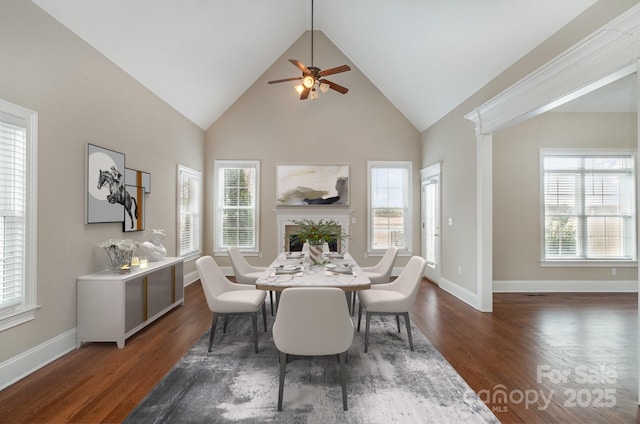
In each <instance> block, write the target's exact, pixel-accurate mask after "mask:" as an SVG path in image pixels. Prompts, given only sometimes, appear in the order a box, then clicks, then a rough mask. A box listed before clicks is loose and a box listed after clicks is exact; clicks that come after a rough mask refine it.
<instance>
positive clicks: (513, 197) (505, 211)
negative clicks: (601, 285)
mask: <svg viewBox="0 0 640 424" xmlns="http://www.w3.org/2000/svg"><path fill="white" fill-rule="evenodd" d="M637 137H638V135H637V118H636V114H635V113H554V112H548V113H545V114H543V115H540V116H538V117H536V118H533V119H530V120H528V121H526V122H523V123H522V124H520V125H517V126H515V127H512V128H509V129H506V130H503V131H501V132H499V133H497V134H495V135H494V138H493V142H494V144H493V222H494V227H493V237H494V238H493V255H494V256H493V278H494V280H511V281H514V280H601V281H616V280H622V281H625V280H636V279H637V269H636V268H635V267H633V268H620V267H616V268H617V275H616V276H612V275H611V267H610V266H609V267H595V268H594V267H589V268H576V267H541V266H540V263H539V261H540V252H541V233H540V231H541V229H540V226H541V218H540V213H541V209H540V208H541V206H540V159H539V157H540V149H545V148H566V149H603V148H606V149H631V150H635V149H636V144H637V143H636V140H637Z"/></svg>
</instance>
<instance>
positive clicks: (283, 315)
mask: <svg viewBox="0 0 640 424" xmlns="http://www.w3.org/2000/svg"><path fill="white" fill-rule="evenodd" d="M353 331H354V330H353V321H352V320H351V317H350V316H349V308H348V306H347V302H346V299H345V296H344V291H342V290H341V289H339V288H335V287H292V288H288V289H285V290H284V291H283V292H282V294H281V296H280V303H279V307H278V314H277V315H276V320H275V322H274V324H273V341H274V343H275V345H276V347H277V348H278V350H279V351H281V352H284V353H288V354H292V355H307V356H316V355H333V354H337V353H342V352H345V351H347V350H348V349H349V347H350V346H351V342H352V341H353Z"/></svg>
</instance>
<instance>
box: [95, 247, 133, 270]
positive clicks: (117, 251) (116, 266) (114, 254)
mask: <svg viewBox="0 0 640 424" xmlns="http://www.w3.org/2000/svg"><path fill="white" fill-rule="evenodd" d="M97 246H98V247H101V248H103V249H104V250H105V252H107V258H109V270H110V271H113V272H120V273H126V272H129V271H130V270H131V258H132V257H133V252H135V250H136V249H137V248H138V247H139V246H140V243H138V242H137V241H133V240H129V239H126V240H117V239H109V240H106V241H101V242H100V243H98V244H97Z"/></svg>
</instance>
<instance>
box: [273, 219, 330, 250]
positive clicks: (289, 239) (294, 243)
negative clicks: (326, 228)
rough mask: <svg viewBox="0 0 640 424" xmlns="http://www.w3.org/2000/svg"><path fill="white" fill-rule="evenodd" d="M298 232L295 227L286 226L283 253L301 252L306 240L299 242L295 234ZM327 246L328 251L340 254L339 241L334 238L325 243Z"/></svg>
mask: <svg viewBox="0 0 640 424" xmlns="http://www.w3.org/2000/svg"><path fill="white" fill-rule="evenodd" d="M297 230H298V226H297V225H286V226H285V229H284V235H285V237H284V239H285V246H284V247H285V251H286V252H301V251H302V246H303V245H304V242H305V241H306V240H300V237H298V235H297V234H295V232H296V231H297ZM327 244H328V245H329V250H330V251H332V252H340V249H341V247H342V246H341V243H340V240H339V239H338V238H337V237H336V238H335V239H334V240H331V241H329V242H328V243H327Z"/></svg>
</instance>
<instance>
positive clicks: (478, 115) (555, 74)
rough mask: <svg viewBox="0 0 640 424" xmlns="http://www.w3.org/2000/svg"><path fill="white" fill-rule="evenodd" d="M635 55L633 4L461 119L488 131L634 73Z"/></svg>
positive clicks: (639, 32)
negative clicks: (624, 11)
mask: <svg viewBox="0 0 640 424" xmlns="http://www.w3.org/2000/svg"><path fill="white" fill-rule="evenodd" d="M639 57H640V5H636V6H634V7H632V8H631V9H629V10H628V11H627V12H626V13H623V14H622V15H620V16H619V17H618V18H616V19H614V20H613V21H611V22H610V23H608V24H607V25H605V26H604V27H602V28H601V29H600V30H598V31H596V32H595V33H593V34H592V35H590V36H589V37H587V38H585V39H584V40H582V41H581V42H579V43H578V44H576V45H575V46H574V47H572V48H571V49H569V50H567V51H566V52H565V53H563V54H561V55H560V56H558V57H556V58H555V59H553V60H552V61H550V62H549V63H547V64H546V65H544V66H542V67H540V68H539V69H537V70H536V71H534V72H533V73H531V74H529V76H527V77H525V78H524V79H522V80H520V81H519V82H518V83H516V84H514V85H513V86H511V87H510V88H508V89H507V90H505V91H503V92H502V93H500V94H499V95H497V96H496V97H494V98H493V99H491V100H489V101H488V102H486V103H484V104H483V105H481V106H480V107H478V108H477V109H475V110H473V111H471V112H469V113H468V114H467V115H465V118H466V119H468V120H470V121H473V122H474V123H475V124H476V135H480V134H492V133H494V132H496V131H498V130H500V129H503V128H506V127H509V126H511V125H514V124H517V123H519V122H522V121H524V120H526V119H529V118H531V117H534V116H536V115H539V114H541V113H544V112H546V111H548V110H550V109H553V108H555V107H557V106H560V105H561V104H564V103H566V102H568V101H570V100H573V99H575V98H576V97H579V96H582V95H584V94H586V93H588V92H590V91H593V90H595V89H597V88H600V87H602V86H604V85H606V84H609V83H610V82H612V81H615V80H617V79H619V78H622V77H624V76H626V75H629V74H631V73H633V72H635V71H636V69H637V59H638V58H639Z"/></svg>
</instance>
